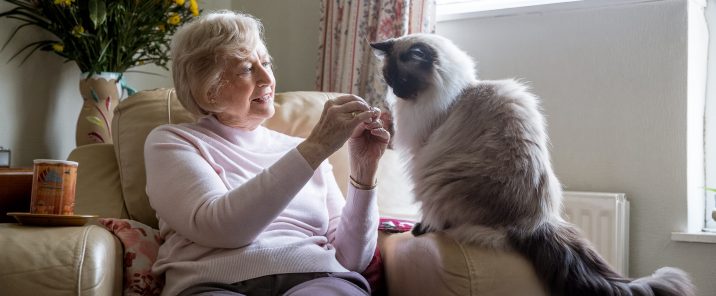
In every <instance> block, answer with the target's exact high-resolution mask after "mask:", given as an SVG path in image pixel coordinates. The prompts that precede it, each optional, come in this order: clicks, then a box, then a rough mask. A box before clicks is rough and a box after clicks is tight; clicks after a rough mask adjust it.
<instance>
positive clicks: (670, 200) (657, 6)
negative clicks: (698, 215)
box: [437, 0, 716, 296]
mask: <svg viewBox="0 0 716 296" xmlns="http://www.w3.org/2000/svg"><path fill="white" fill-rule="evenodd" d="M632 2H636V1H632ZM641 2H643V3H636V4H629V5H618V6H610V7H602V8H591V9H573V8H571V9H563V10H553V11H549V12H543V13H515V14H507V15H504V14H503V15H499V16H495V17H481V18H476V19H466V20H454V21H448V22H443V23H439V24H438V27H437V33H438V34H441V35H444V36H446V37H448V38H451V39H453V40H454V41H455V42H456V43H457V44H458V45H459V46H461V47H462V48H463V49H465V50H466V51H467V52H469V53H470V54H471V55H472V56H474V57H475V58H476V60H477V62H478V69H479V72H480V76H481V78H482V79H503V78H512V77H515V78H520V79H523V80H524V81H527V82H529V84H530V85H531V86H532V89H533V91H534V92H535V93H536V94H538V95H539V96H540V97H542V98H543V108H544V111H545V113H546V117H547V121H548V125H549V134H550V137H551V142H552V156H553V160H554V166H555V171H556V173H557V175H558V177H559V178H560V180H561V181H562V182H563V184H564V187H565V189H567V190H576V191H582V190H583V191H606V192H625V193H626V196H627V198H628V199H629V200H630V202H631V229H630V232H631V241H630V262H629V263H630V275H631V276H644V275H648V274H650V273H651V272H653V271H654V270H655V269H657V268H659V267H661V266H676V267H680V268H682V269H684V270H686V271H687V272H689V273H690V274H691V275H692V276H693V277H694V281H695V283H696V285H697V286H698V288H699V295H703V296H706V295H716V281H714V279H716V255H715V254H716V245H714V244H699V243H681V242H673V241H671V240H670V233H671V232H672V231H682V230H685V229H686V223H687V209H686V192H687V181H686V180H687V171H686V170H687V157H686V149H687V147H686V137H687V135H686V128H687V126H686V120H687V118H686V114H687V113H686V112H687V110H686V107H687V100H686V95H687V76H686V71H687V56H686V54H687V40H686V36H687V35H686V32H687V31H686V29H687V27H686V22H687V18H686V16H687V14H686V13H687V10H686V8H687V7H686V2H687V1H685V0H666V1H641ZM465 32H470V33H469V34H465Z"/></svg>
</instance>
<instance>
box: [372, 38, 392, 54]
mask: <svg viewBox="0 0 716 296" xmlns="http://www.w3.org/2000/svg"><path fill="white" fill-rule="evenodd" d="M394 43H395V41H393V40H392V39H388V40H386V41H381V42H372V43H371V44H370V47H372V48H373V54H375V56H377V57H384V56H386V55H389V54H390V52H391V51H392V50H393V44H394Z"/></svg>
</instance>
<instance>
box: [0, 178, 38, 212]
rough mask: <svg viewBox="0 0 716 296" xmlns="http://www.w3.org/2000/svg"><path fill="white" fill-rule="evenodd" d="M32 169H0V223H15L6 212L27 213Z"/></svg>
mask: <svg viewBox="0 0 716 296" xmlns="http://www.w3.org/2000/svg"><path fill="white" fill-rule="evenodd" d="M31 193H32V168H0V223H8V222H10V223H14V222H17V221H16V220H15V218H13V217H10V216H8V215H6V213H8V212H29V211H30V194H31Z"/></svg>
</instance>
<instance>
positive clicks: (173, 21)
mask: <svg viewBox="0 0 716 296" xmlns="http://www.w3.org/2000/svg"><path fill="white" fill-rule="evenodd" d="M179 22H181V16H179V15H178V14H176V13H173V12H172V13H170V14H169V18H168V19H167V24H170V25H173V26H176V25H178V24H179Z"/></svg>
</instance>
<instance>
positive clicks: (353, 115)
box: [351, 111, 360, 118]
mask: <svg viewBox="0 0 716 296" xmlns="http://www.w3.org/2000/svg"><path fill="white" fill-rule="evenodd" d="M358 114H360V111H353V112H351V117H353V118H356V116H358Z"/></svg>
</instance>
